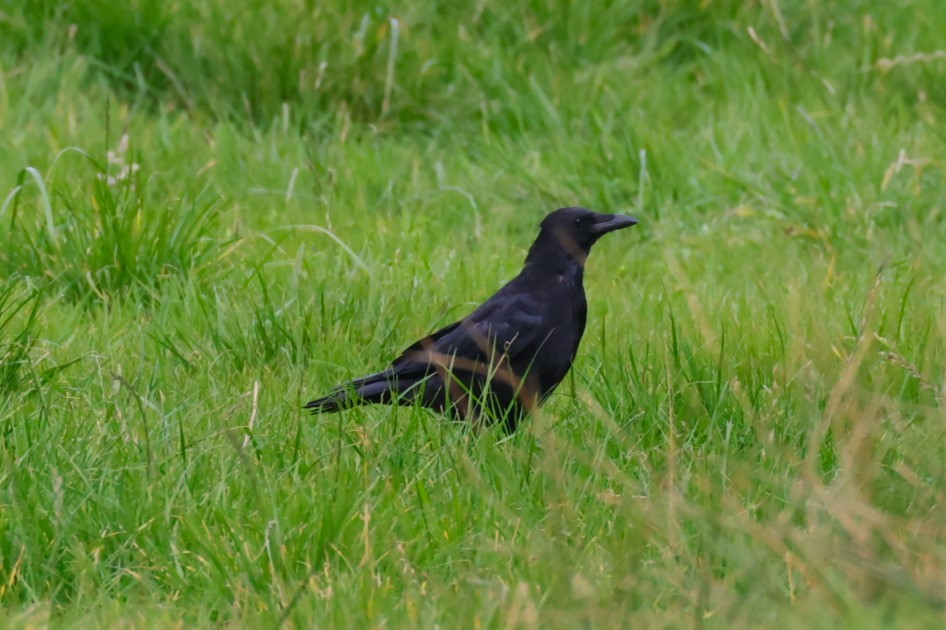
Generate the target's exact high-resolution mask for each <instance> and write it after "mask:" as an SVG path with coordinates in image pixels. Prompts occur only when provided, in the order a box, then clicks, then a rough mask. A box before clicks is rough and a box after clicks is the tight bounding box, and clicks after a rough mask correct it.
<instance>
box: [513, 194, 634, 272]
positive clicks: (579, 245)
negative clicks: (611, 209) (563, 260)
mask: <svg viewBox="0 0 946 630" xmlns="http://www.w3.org/2000/svg"><path fill="white" fill-rule="evenodd" d="M632 225H637V219H635V218H634V217H629V216H627V215H623V214H600V213H598V212H592V211H591V210H586V209H585V208H560V209H558V210H556V211H555V212H552V213H551V214H549V215H548V216H547V217H545V219H543V221H542V224H541V232H540V234H539V238H538V240H536V242H535V245H533V247H532V249H533V250H536V248H537V247H538V248H539V249H540V250H544V249H546V248H549V247H552V248H555V247H558V248H560V249H562V250H564V251H565V252H566V253H567V254H569V255H570V256H571V257H572V258H574V259H575V260H577V261H578V262H579V263H580V264H582V265H583V264H584V262H585V258H587V257H588V252H589V251H591V246H592V245H594V244H595V243H596V242H597V240H598V239H599V238H601V237H602V236H604V235H605V234H607V233H608V232H614V231H615V230H622V229H624V228H627V227H631V226H632ZM536 254H539V252H536ZM531 256H532V252H531V251H530V257H531Z"/></svg>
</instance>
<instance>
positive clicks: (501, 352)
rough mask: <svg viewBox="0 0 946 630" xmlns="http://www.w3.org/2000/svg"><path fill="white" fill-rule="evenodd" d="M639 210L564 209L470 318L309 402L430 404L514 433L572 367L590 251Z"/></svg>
mask: <svg viewBox="0 0 946 630" xmlns="http://www.w3.org/2000/svg"><path fill="white" fill-rule="evenodd" d="M636 223H637V220H636V219H634V218H632V217H627V216H622V215H612V214H598V213H595V212H591V211H589V210H585V209H584V208H562V209H559V210H556V211H555V212H553V213H551V214H549V215H548V216H547V217H546V218H545V219H544V220H543V221H542V224H541V227H540V230H539V236H538V238H537V239H536V240H535V242H534V243H533V245H532V247H531V248H530V250H529V254H528V256H526V261H525V265H524V266H523V268H522V271H521V272H520V273H519V275H518V276H516V277H515V278H514V279H513V280H511V281H510V282H509V283H508V284H506V285H505V286H504V287H502V288H501V289H500V290H499V291H498V292H497V293H496V294H495V295H493V296H492V297H491V298H489V299H488V300H487V301H486V302H484V303H483V304H482V305H480V307H479V308H477V309H476V310H475V311H473V312H472V313H471V314H470V315H468V316H467V317H466V318H464V319H462V320H460V321H458V322H454V323H453V324H450V325H449V326H446V327H444V328H441V329H440V330H438V331H436V332H435V333H433V334H431V335H429V336H428V337H425V338H423V339H421V340H420V341H418V342H416V343H414V344H413V345H412V346H410V347H409V348H407V350H405V351H404V352H403V353H402V354H401V355H400V356H399V357H398V358H397V359H395V360H394V362H393V363H392V364H391V366H390V367H389V368H387V369H386V370H383V371H381V372H377V373H375V374H370V375H368V376H364V377H362V378H358V379H355V380H353V381H351V382H348V383H345V384H343V385H340V386H338V387H336V388H335V389H334V390H332V392H330V393H329V394H328V395H327V396H325V397H323V398H319V399H317V400H313V401H311V402H309V403H308V404H306V406H305V407H306V409H309V410H310V411H311V412H312V413H319V412H334V411H338V410H340V409H346V408H349V407H352V406H355V405H362V404H369V403H382V404H385V403H396V404H401V405H412V404H421V405H423V406H425V407H430V408H432V409H436V410H438V411H447V412H450V413H452V414H453V415H456V416H459V417H461V418H468V419H472V420H480V419H485V420H487V421H496V420H499V421H502V422H503V423H504V424H505V426H506V428H507V429H508V430H510V431H512V430H514V429H515V428H516V425H517V423H518V422H519V420H520V419H521V418H522V417H523V416H524V415H525V414H527V413H528V412H529V411H530V410H531V409H532V408H534V407H535V406H536V405H538V404H540V403H541V402H542V401H543V400H545V399H546V398H547V397H548V396H549V394H551V393H552V391H554V389H555V387H556V386H557V385H558V384H559V383H560V382H561V381H562V379H563V378H564V377H565V374H566V373H567V372H568V369H569V368H570V367H571V365H572V361H573V360H574V358H575V354H576V353H577V352H578V344H579V342H580V341H581V336H582V333H584V330H585V319H586V315H587V303H586V301H585V291H584V286H583V284H582V280H583V276H584V265H585V259H586V258H587V256H588V252H589V251H590V250H591V246H592V245H594V243H595V242H596V241H597V240H598V239H599V238H600V237H601V236H603V235H604V234H607V233H608V232H612V231H614V230H619V229H622V228H626V227H630V226H632V225H635V224H636Z"/></svg>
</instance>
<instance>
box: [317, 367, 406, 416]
mask: <svg viewBox="0 0 946 630" xmlns="http://www.w3.org/2000/svg"><path fill="white" fill-rule="evenodd" d="M396 395H397V385H396V384H395V377H394V373H393V371H392V370H390V369H388V370H384V371H383V372H376V373H375V374H369V375H368V376H363V377H361V378H356V379H355V380H353V381H350V382H348V383H345V384H344V385H339V386H338V387H336V388H335V389H333V390H332V391H331V392H329V393H328V394H327V395H326V396H323V397H322V398H317V399H316V400H312V401H310V402H308V403H306V404H305V409H308V410H309V412H310V413H313V414H316V413H334V412H336V411H340V410H342V409H350V408H352V407H356V406H358V405H367V404H371V403H386V402H390V401H391V400H392V398H393V397H394V396H396Z"/></svg>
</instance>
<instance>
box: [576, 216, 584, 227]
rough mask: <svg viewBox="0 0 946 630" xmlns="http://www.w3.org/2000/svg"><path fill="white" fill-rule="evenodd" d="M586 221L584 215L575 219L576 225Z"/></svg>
mask: <svg viewBox="0 0 946 630" xmlns="http://www.w3.org/2000/svg"><path fill="white" fill-rule="evenodd" d="M584 222H585V218H584V217H578V218H577V219H575V225H581V224H582V223H584Z"/></svg>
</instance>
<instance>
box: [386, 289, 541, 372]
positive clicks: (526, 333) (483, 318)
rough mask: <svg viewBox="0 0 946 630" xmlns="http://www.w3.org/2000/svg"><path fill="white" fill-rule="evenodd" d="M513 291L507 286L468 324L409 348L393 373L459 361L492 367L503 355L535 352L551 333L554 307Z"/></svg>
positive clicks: (447, 329)
mask: <svg viewBox="0 0 946 630" xmlns="http://www.w3.org/2000/svg"><path fill="white" fill-rule="evenodd" d="M510 289H511V287H510V286H508V285H507V287H505V288H504V290H501V291H500V292H499V293H497V294H496V295H494V296H493V297H492V298H490V299H489V300H487V301H486V302H484V303H483V304H482V305H480V307H479V308H477V309H476V310H475V311H473V313H471V314H470V315H469V316H467V317H466V318H465V319H462V320H460V321H458V322H454V323H453V324H450V325H449V326H445V327H444V328H441V329H440V330H438V331H436V332H435V333H433V334H431V335H429V336H428V337H425V338H424V339H421V340H420V341H418V342H416V343H414V344H413V345H411V346H410V347H409V348H408V349H407V350H405V351H404V353H402V354H401V356H400V357H398V358H397V359H396V360H395V361H394V365H393V367H394V370H395V372H396V373H397V374H399V375H400V374H411V373H414V372H416V371H419V370H426V369H428V366H429V365H430V364H431V363H437V362H442V363H444V364H451V363H454V362H455V359H456V358H459V359H466V360H470V361H478V362H490V361H494V360H498V358H499V357H500V356H502V355H503V354H507V355H509V356H510V357H511V358H514V357H516V356H517V355H519V354H520V353H523V352H531V353H534V352H535V351H536V350H537V349H538V348H539V347H540V346H541V344H542V343H543V342H544V340H545V338H547V337H548V336H549V334H550V333H551V332H552V331H551V329H550V328H549V325H548V320H549V317H548V311H549V310H550V306H549V304H548V302H547V301H544V300H540V299H538V298H537V297H536V296H535V295H534V294H529V293H526V292H519V291H513V290H510ZM457 367H462V366H461V365H460V363H457Z"/></svg>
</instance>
